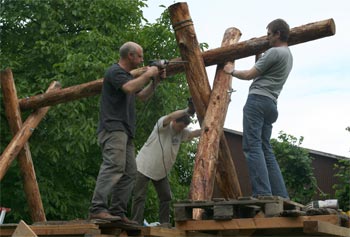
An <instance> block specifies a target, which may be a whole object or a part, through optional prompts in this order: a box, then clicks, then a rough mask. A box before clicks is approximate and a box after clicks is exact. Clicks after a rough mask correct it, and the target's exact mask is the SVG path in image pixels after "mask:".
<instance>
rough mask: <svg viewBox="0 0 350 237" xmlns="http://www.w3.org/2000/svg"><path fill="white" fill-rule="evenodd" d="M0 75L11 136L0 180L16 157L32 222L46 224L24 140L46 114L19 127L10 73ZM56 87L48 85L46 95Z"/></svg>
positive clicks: (1, 159) (0, 164)
mask: <svg viewBox="0 0 350 237" xmlns="http://www.w3.org/2000/svg"><path fill="white" fill-rule="evenodd" d="M0 75H1V76H0V77H1V89H2V93H3V103H4V107H5V114H6V117H7V120H8V123H9V126H10V129H11V132H12V134H13V135H14V137H13V139H12V141H11V143H10V144H9V145H8V146H7V148H6V149H5V151H4V152H3V154H2V155H1V156H0V180H2V178H3V177H4V175H5V173H6V171H7V170H8V168H9V166H10V164H11V163H12V161H13V160H14V159H15V157H16V156H17V155H18V165H19V167H20V170H21V175H22V178H23V184H24V185H23V186H24V192H25V193H26V197H27V202H28V206H29V211H30V215H31V218H32V220H33V221H46V217H45V212H44V208H43V204H42V201H41V196H40V191H39V187H38V183H37V180H36V175H35V170H34V165H33V161H32V156H31V153H30V149H29V144H28V143H27V140H28V138H29V136H30V135H31V133H32V131H33V129H34V128H35V127H36V126H37V124H38V123H39V122H40V120H41V118H42V117H43V116H44V115H45V114H46V112H45V111H47V109H48V108H47V109H45V108H42V109H39V110H38V111H36V112H35V113H34V114H32V115H30V116H29V117H28V119H27V120H26V122H25V123H24V124H22V118H21V113H20V110H19V104H18V99H17V92H16V88H15V83H14V79H13V75H12V71H11V69H6V70H5V71H2V72H1V74H0ZM58 86H59V84H58V83H57V82H54V83H52V84H51V86H50V87H49V89H48V91H51V90H53V89H55V88H57V87H58ZM35 123H36V125H35Z"/></svg>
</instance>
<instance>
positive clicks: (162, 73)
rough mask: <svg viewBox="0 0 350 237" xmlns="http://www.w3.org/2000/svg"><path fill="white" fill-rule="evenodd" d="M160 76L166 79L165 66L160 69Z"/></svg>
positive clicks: (161, 78)
mask: <svg viewBox="0 0 350 237" xmlns="http://www.w3.org/2000/svg"><path fill="white" fill-rule="evenodd" d="M159 78H160V80H164V79H165V78H166V69H165V68H162V69H161V70H160V71H159Z"/></svg>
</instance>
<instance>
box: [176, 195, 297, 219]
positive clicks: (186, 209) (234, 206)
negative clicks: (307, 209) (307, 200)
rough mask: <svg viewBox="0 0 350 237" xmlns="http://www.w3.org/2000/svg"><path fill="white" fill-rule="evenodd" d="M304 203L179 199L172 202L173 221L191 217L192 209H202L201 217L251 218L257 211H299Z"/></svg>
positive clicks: (272, 213) (267, 199)
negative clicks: (179, 200)
mask: <svg viewBox="0 0 350 237" xmlns="http://www.w3.org/2000/svg"><path fill="white" fill-rule="evenodd" d="M302 208H304V205H302V204H299V203H296V202H293V201H290V200H285V199H283V198H281V197H264V198H259V199H256V198H250V197H247V198H240V199H233V200H225V199H213V201H191V200H187V201H181V202H178V203H175V204H174V212H175V221H185V220H192V219H193V209H202V210H203V216H202V219H210V220H231V219H234V218H253V217H255V216H256V215H257V213H259V212H260V213H262V214H263V216H264V217H273V216H280V214H281V213H282V212H283V211H292V210H293V211H301V209H302Z"/></svg>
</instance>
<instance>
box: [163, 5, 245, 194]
mask: <svg viewBox="0 0 350 237" xmlns="http://www.w3.org/2000/svg"><path fill="white" fill-rule="evenodd" d="M169 13H170V18H171V22H172V25H173V28H174V30H175V36H176V41H177V42H178V46H179V49H180V53H181V57H182V59H183V60H186V61H188V63H186V65H185V72H186V79H187V83H188V85H189V89H190V93H191V96H192V99H193V102H194V104H195V108H196V113H197V117H198V120H199V123H200V124H201V125H202V129H204V131H203V132H202V135H201V138H200V144H201V143H203V139H205V138H206V136H205V133H206V132H208V130H209V129H207V128H206V127H204V128H203V126H208V124H205V123H204V124H202V122H203V119H204V116H205V115H206V111H207V108H208V105H209V97H210V94H211V93H212V92H211V89H210V85H209V81H208V77H207V74H206V71H205V66H204V61H203V58H202V56H201V52H200V48H199V44H198V41H197V38H196V34H195V30H194V27H193V23H192V20H191V17H190V14H189V10H188V6H187V3H176V4H173V5H171V6H170V7H169ZM221 115H222V116H224V114H223V113H221ZM219 116H220V115H219ZM203 133H204V134H203ZM212 135H213V136H215V134H212ZM216 135H217V134H216ZM220 137H221V139H222V140H223V141H224V142H225V141H226V138H225V137H224V136H220V135H219V136H218V137H217V141H218V142H219V141H220V140H219V139H220ZM204 143H205V141H204ZM220 144H221V143H220ZM204 146H205V145H204ZM217 146H218V144H217ZM220 149H226V150H225V151H223V152H221V153H219V158H218V160H219V162H220V163H221V164H228V163H227V162H226V161H228V160H231V161H232V158H231V154H230V151H229V149H228V147H227V146H225V147H223V146H220ZM213 152H218V149H217V147H216V148H214V149H213ZM202 155H209V153H208V154H205V152H199V153H198V152H197V154H196V161H195V168H194V172H193V178H192V183H191V190H190V198H191V199H193V200H211V198H212V188H213V186H214V185H213V184H214V183H213V182H214V180H215V171H216V169H214V168H213V169H211V168H210V167H209V166H210V165H215V164H216V163H217V161H216V160H215V159H214V157H212V156H211V157H210V158H209V159H212V160H213V161H214V162H212V163H211V162H208V160H209V159H207V158H208V157H206V158H203V156H202ZM210 155H212V154H210ZM223 155H226V156H225V157H223ZM216 156H217V154H216ZM227 168H232V176H234V177H232V176H229V177H230V178H232V179H229V178H228V176H226V177H221V180H225V181H226V182H225V184H226V185H227V186H228V187H234V186H235V184H237V183H238V185H239V182H238V179H237V176H235V174H236V172H233V171H234V170H233V163H231V166H229V165H228V167H227ZM211 171H212V175H209V174H208V172H211ZM219 175H220V174H219ZM208 176H211V177H210V179H209V178H208ZM234 180H236V182H235V181H234ZM234 190H235V191H238V190H239V191H240V187H239V186H238V187H236V188H235V189H234ZM223 191H224V190H223ZM239 191H238V192H237V193H235V194H234V195H233V197H235V198H237V197H238V196H240V195H241V193H240V192H239ZM224 196H228V194H226V193H225V194H224Z"/></svg>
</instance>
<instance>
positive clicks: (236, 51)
mask: <svg viewBox="0 0 350 237" xmlns="http://www.w3.org/2000/svg"><path fill="white" fill-rule="evenodd" d="M334 34H335V23H334V20H333V19H327V20H322V21H317V22H313V23H309V24H306V25H302V26H299V27H295V28H292V29H291V31H290V38H289V41H288V44H289V45H290V46H292V45H296V44H300V43H305V42H308V41H312V40H316V39H321V38H324V37H328V36H332V35H334ZM268 48H270V46H269V44H268V41H267V37H266V36H262V37H259V38H254V39H250V40H246V41H242V42H240V43H237V44H233V45H229V46H226V47H220V48H216V49H212V50H208V51H206V52H203V53H201V55H202V57H203V60H204V64H205V66H211V65H215V64H221V63H224V62H228V61H234V60H237V59H240V58H245V57H249V56H252V55H257V54H260V53H261V52H264V51H266V50H267V49H268ZM172 60H174V61H178V60H182V59H180V58H176V59H172ZM143 71H144V68H139V69H136V70H133V71H132V74H133V75H139V74H140V73H142V72H143ZM184 71H185V65H182V64H169V65H168V67H167V76H171V75H175V74H177V73H181V72H184ZM102 80H103V79H98V80H96V81H91V82H88V83H84V84H81V85H78V86H72V87H68V88H65V89H63V90H60V91H58V92H52V94H51V93H48V94H46V95H45V96H44V95H43V94H40V95H35V96H32V97H28V98H24V99H20V101H19V104H20V108H21V110H26V109H37V108H40V107H44V106H51V105H55V104H59V103H64V102H68V101H72V100H76V99H81V98H85V97H88V96H94V95H97V94H99V93H101V89H102Z"/></svg>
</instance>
